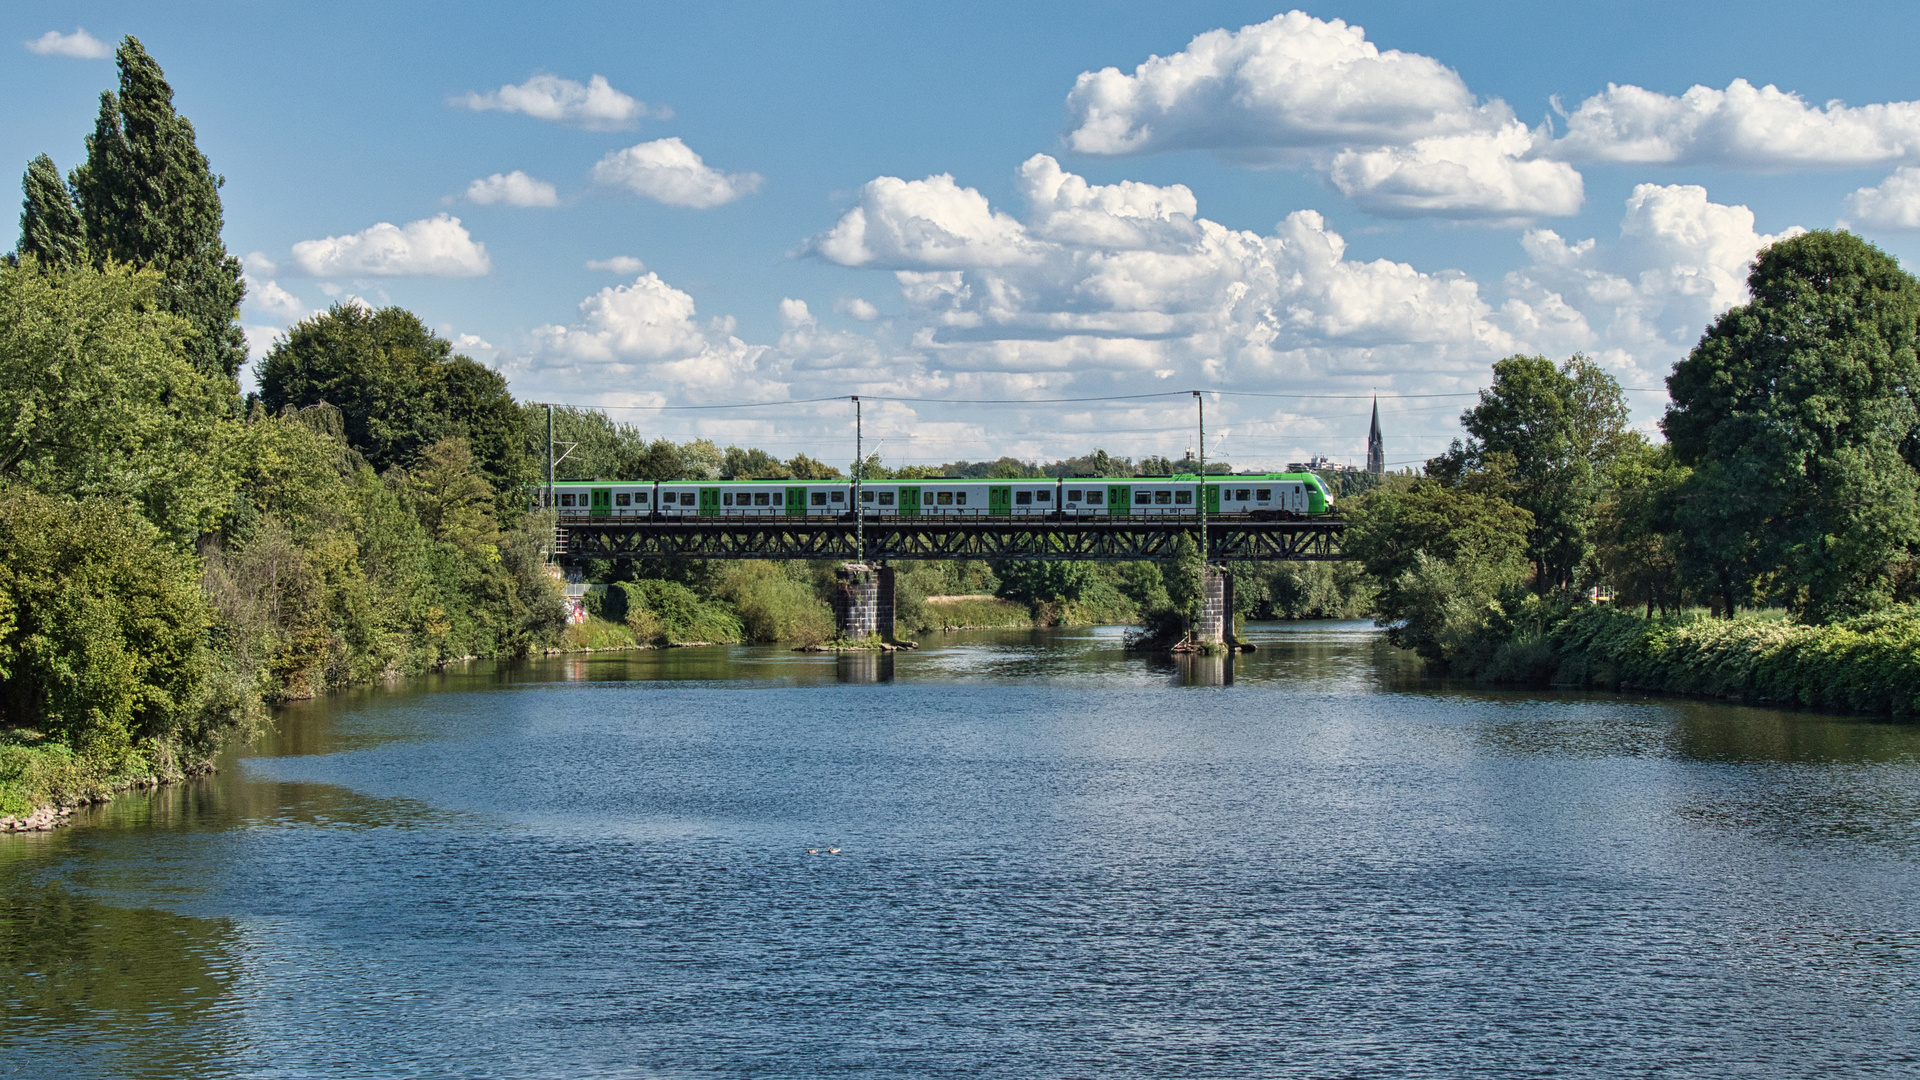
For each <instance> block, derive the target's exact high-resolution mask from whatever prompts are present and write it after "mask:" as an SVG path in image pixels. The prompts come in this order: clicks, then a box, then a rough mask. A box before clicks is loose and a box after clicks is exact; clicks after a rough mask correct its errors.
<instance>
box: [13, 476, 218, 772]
mask: <svg viewBox="0 0 1920 1080" xmlns="http://www.w3.org/2000/svg"><path fill="white" fill-rule="evenodd" d="M0 613H3V614H0V703H4V708H5V713H6V721H7V722H8V723H11V724H19V725H22V726H25V727H30V728H36V729H38V730H39V731H41V732H42V733H44V734H46V735H48V736H50V737H52V738H55V739H57V740H59V741H60V742H63V743H65V744H66V745H68V746H70V747H72V748H73V749H75V750H77V751H80V752H81V753H83V754H87V755H89V756H92V757H94V758H95V759H97V760H101V761H103V762H106V763H110V764H115V765H117V764H121V763H123V762H125V761H126V759H127V756H128V755H129V754H130V753H132V752H134V751H135V750H136V747H137V745H138V744H139V743H141V742H143V741H150V740H165V741H167V743H169V744H170V746H171V748H172V749H173V750H174V752H176V753H179V752H181V751H183V750H184V751H187V752H190V753H192V754H193V755H194V756H195V757H198V756H201V755H203V754H205V753H207V752H209V751H211V750H212V749H213V747H214V746H215V744H216V743H217V741H218V736H219V734H220V731H221V729H222V728H223V727H224V726H225V725H226V724H227V723H229V722H230V721H231V720H233V719H234V718H235V716H236V714H235V713H234V712H233V711H232V709H231V706H233V705H235V704H237V701H236V700H235V699H234V698H231V697H225V698H223V697H222V696H221V695H220V693H219V689H220V687H219V685H218V680H217V679H216V675H217V668H216V665H215V664H214V662H213V658H212V657H211V655H210V654H209V652H208V650H207V648H206V643H205V634H206V630H207V626H208V624H209V623H210V621H211V613H210V612H209V610H208V608H207V600H206V597H205V595H204V594H203V593H202V592H201V590H200V580H199V567H198V565H197V561H196V560H195V559H194V558H193V556H192V555H191V553H189V552H185V551H182V550H181V549H179V548H177V547H175V546H172V545H169V544H166V543H163V542H162V541H161V538H160V537H159V536H158V535H157V534H156V533H155V531H154V529H153V527H152V526H150V525H148V524H147V523H146V522H145V521H143V520H141V519H140V517H139V516H138V515H137V514H135V513H134V512H133V511H132V510H131V509H129V508H127V507H125V506H124V505H122V504H120V503H118V502H116V501H114V500H109V499H82V500H79V501H77V502H76V501H71V500H64V499H58V498H53V497H49V496H45V495H40V494H38V493H35V492H31V491H28V490H25V489H23V488H18V487H15V488H8V489H5V490H0ZM156 764H157V763H156Z"/></svg>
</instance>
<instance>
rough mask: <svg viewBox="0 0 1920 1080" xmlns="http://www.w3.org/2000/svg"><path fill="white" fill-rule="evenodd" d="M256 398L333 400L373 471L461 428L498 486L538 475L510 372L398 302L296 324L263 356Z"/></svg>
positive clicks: (275, 404)
mask: <svg viewBox="0 0 1920 1080" xmlns="http://www.w3.org/2000/svg"><path fill="white" fill-rule="evenodd" d="M260 397H261V399H262V400H263V401H264V402H265V403H266V405H267V408H268V409H269V410H272V411H276V412H277V411H279V410H281V409H284V408H286V407H288V406H292V407H294V408H304V407H307V406H311V405H317V404H320V403H322V402H325V403H327V404H330V405H333V406H334V407H336V408H338V409H339V410H340V412H341V414H342V415H343V416H344V417H345V418H346V425H347V442H348V444H349V445H351V446H352V447H353V448H354V449H355V450H358V451H359V452H360V453H362V454H364V455H366V458H367V461H368V462H369V463H370V464H372V465H373V467H374V468H375V469H378V470H383V471H384V470H386V469H388V468H393V467H399V468H409V467H411V466H412V465H413V463H414V462H415V461H416V460H417V459H418V458H419V456H420V453H421V452H422V451H423V450H425V449H426V448H427V447H428V446H431V445H432V444H434V443H436V442H438V441H440V440H441V439H444V438H449V437H454V436H457V437H461V438H464V439H467V440H468V442H469V444H470V446H471V447H472V451H473V455H474V459H475V460H476V461H477V462H478V463H479V468H480V470H481V472H482V473H483V474H484V475H485V476H486V477H487V479H488V481H489V482H490V483H491V484H492V485H493V487H494V489H495V490H496V491H499V492H502V493H506V492H511V491H513V490H514V489H516V488H517V487H518V486H519V485H521V484H523V483H525V482H527V481H529V480H531V479H532V478H533V475H534V469H533V462H532V461H531V460H529V458H528V456H527V452H526V440H525V436H524V431H523V427H522V419H521V415H520V408H519V406H518V405H516V404H514V401H513V397H512V395H510V394H509V393H508V392H507V383H506V380H505V379H503V378H501V377H500V375H499V374H498V373H497V372H494V371H492V370H490V369H488V368H486V367H485V366H483V365H481V364H478V363H475V362H474V361H472V360H470V359H468V358H467V357H465V356H461V355H458V354H456V353H455V352H454V351H453V346H452V345H450V344H448V343H447V341H446V340H445V339H444V338H441V337H440V336H438V335H437V334H434V333H433V332H432V331H430V330H428V329H427V328H426V326H425V325H424V324H422V323H421V322H420V319H419V317H418V316H416V315H414V314H413V313H412V312H410V311H406V310H404V309H401V308H397V307H388V308H381V309H380V310H378V311H369V310H367V309H366V308H362V307H357V306H354V305H352V304H336V305H335V306H334V307H333V308H331V309H329V310H328V311H327V312H325V313H324V314H321V315H316V316H314V317H313V318H311V319H307V320H306V321H304V322H301V323H299V324H297V325H295V326H294V327H293V329H291V330H289V331H288V332H287V336H286V337H284V338H282V339H281V340H280V341H279V342H277V343H276V344H275V345H274V347H273V350H272V351H271V352H269V353H268V354H267V356H266V359H265V360H264V361H262V363H261V365H260ZM543 438H544V434H543Z"/></svg>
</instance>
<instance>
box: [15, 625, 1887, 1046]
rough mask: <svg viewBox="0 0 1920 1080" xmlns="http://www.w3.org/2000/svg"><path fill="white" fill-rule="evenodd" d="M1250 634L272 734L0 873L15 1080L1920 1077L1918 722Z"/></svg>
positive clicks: (334, 701) (402, 703)
mask: <svg viewBox="0 0 1920 1080" xmlns="http://www.w3.org/2000/svg"><path fill="white" fill-rule="evenodd" d="M1253 636H1254V638H1255V640H1256V641H1257V642H1258V643H1259V645H1260V651H1258V652H1256V653H1254V654H1252V655H1250V656H1241V657H1236V658H1232V659H1231V660H1226V659H1211V660H1209V659H1204V658H1203V659H1197V660H1192V661H1181V662H1175V661H1172V660H1167V659H1162V660H1145V659H1141V658H1137V657H1127V656H1124V655H1122V654H1121V653H1120V652H1119V651H1118V645H1119V638H1118V632H1117V631H1109V630H1074V631H1054V632H1032V633H1029V632H997V633H995V632H983V633H968V634H952V635H941V636H937V637H933V638H930V639H929V641H928V642H927V643H926V644H927V647H926V648H924V649H923V650H922V651H920V652H916V653H905V654H898V655H892V656H874V655H860V656H849V657H833V656H816V655H797V654H793V653H790V652H785V651H783V650H778V649H764V648H734V649H726V648H712V649H686V650H673V651H670V652H665V653H629V654H598V655H593V656H588V657H566V658H556V659H551V660H545V661H538V662H531V663H527V664H522V665H500V666H495V665H475V666H473V667H471V668H469V669H466V670H463V671H458V672H451V673H447V674H443V675H438V676H434V677H431V678H424V679H417V680H408V681H405V682H400V683H396V684H394V685H391V686H384V687H378V688H372V689H367V690H361V691H356V692H352V693H347V694H342V695H339V696H336V697H333V698H330V699H327V700H324V701H320V702H313V703H307V704H304V705H300V706H296V707H293V708H290V709H288V710H286V711H285V712H284V713H283V714H282V715H281V716H280V719H279V727H278V730H277V732H276V733H275V734H274V735H273V736H271V737H269V738H267V739H266V740H264V741H263V742H262V743H261V744H260V745H258V746H255V747H251V748H246V749H244V750H241V751H237V752H236V753H235V754H233V755H232V756H231V757H230V759H229V760H228V761H226V763H225V765H224V767H223V768H222V770H221V772H220V774H219V775H218V776H216V777H214V778H212V779H210V780H207V781H204V782H199V783H194V784H190V785H182V786H179V787H175V788H171V789H167V790H164V791H161V792H158V793H156V794H154V795H152V796H133V797H127V798H123V799H120V800H118V801H116V802H115V803H113V804H111V805H110V806H108V807H105V808H102V809H98V810H95V811H93V812H91V813H89V814H87V815H86V816H84V817H83V818H82V819H81V820H80V822H79V824H77V825H76V826H75V827H73V828H70V829H67V830H64V831H61V832H56V833H51V834H40V835H33V836H23V837H0V1076H32V1077H43V1076H44V1077H55V1076H60V1077H80V1076H89V1077H94V1076H97V1077H172V1076H184V1075H192V1076H205V1077H411V1076H420V1077H469V1076H471V1077H587V1076H609V1077H655V1076H743V1077H819V1076H874V1077H937V1076H983V1077H1021V1078H1027V1077H1084V1076H1094V1075H1099V1076H1121V1077H1125V1076H1141V1077H1174V1076H1179V1077H1189V1076H1222V1077H1225V1076H1232V1077H1249V1076H1302V1077H1306V1076H1313V1077H1320V1076H1354V1077H1365V1076H1382V1077H1384V1076H1396V1077H1397V1076H1475V1077H1479V1076H1490V1077H1509V1076H1510V1077H1538V1076H1549V1075H1552V1076H1595V1077H1600V1076H1606V1077H1614V1076H1625V1075H1636V1076H1637V1075H1654V1074H1657V1075H1664V1076H1714V1077H1727V1076H1782V1077H1799V1076H1813V1075H1821V1074H1828V1075H1846V1076H1872V1075H1889V1076H1891V1075H1902V1076H1910V1075H1915V1074H1916V1073H1917V1072H1920V1063H1917V1061H1916V1054H1915V1050H1914V1047H1915V1043H1916V1039H1915V1033H1916V1030H1917V1028H1920V1024H1917V1023H1916V1022H1917V1021H1920V972H1916V967H1915V965H1916V962H1920V903H1916V900H1920V728H1915V727H1913V726H1904V725H1893V724H1883V723H1874V722H1867V721H1862V720H1857V719H1847V718H1836V717H1826V716H1819V715H1814V714H1806V713H1785V712H1774V711H1767V710H1760V709H1751V708H1739V707H1734V706H1728V705H1720V704H1711V703H1694V702H1677V701H1672V700H1659V699H1638V698H1628V697H1615V696H1611V695H1594V694H1574V693H1566V694H1528V693H1488V692H1477V691H1473V690H1471V689H1462V688H1457V687H1447V686H1442V685H1438V684H1435V683H1431V682H1428V681H1424V680H1422V679H1420V678H1419V677H1418V675H1417V672H1416V671H1415V670H1414V669H1413V667H1412V666H1411V665H1410V664H1409V663H1408V662H1407V660H1406V658H1405V657H1404V656H1402V655H1400V654H1398V653H1395V652H1394V651H1392V650H1390V649H1387V648H1386V647H1385V646H1384V645H1383V644H1382V643H1380V641H1379V640H1378V638H1377V637H1375V636H1374V635H1373V634H1371V633H1370V632H1368V629H1367V628H1366V627H1365V626H1364V625H1363V624H1334V625H1328V624H1300V625H1293V626H1286V625H1272V626H1266V627H1257V628H1256V631H1255V633H1254V635H1253ZM830 848H838V849H840V850H839V853H838V854H827V851H828V849H830ZM809 849H813V850H815V851H817V852H819V853H818V854H809Z"/></svg>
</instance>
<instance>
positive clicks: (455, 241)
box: [293, 214, 493, 277]
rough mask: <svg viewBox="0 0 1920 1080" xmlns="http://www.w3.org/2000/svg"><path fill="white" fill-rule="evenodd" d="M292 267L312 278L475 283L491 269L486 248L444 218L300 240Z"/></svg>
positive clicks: (454, 221) (452, 220)
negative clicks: (453, 279)
mask: <svg viewBox="0 0 1920 1080" xmlns="http://www.w3.org/2000/svg"><path fill="white" fill-rule="evenodd" d="M293 262H294V265H295V266H297V267H299V268H300V270H301V272H302V273H305V274H308V275H310V276H312V277H361V276H382V277H387V276H422V277H479V276H480V275H482V274H485V273H487V272H488V271H489V270H491V269H492V267H493V264H492V261H491V260H490V259H489V258H488V257H487V249H486V246H485V245H483V244H481V243H480V242H479V241H477V240H475V239H474V238H473V237H472V236H470V235H469V234H468V233H467V230H466V228H465V227H464V226H462V225H461V224H460V219H459V218H457V217H453V216H451V215H449V214H440V215H437V216H435V217H431V218H425V219H423V220H420V221H412V222H408V223H407V224H406V225H404V226H396V225H392V224H389V223H388V222H384V221H383V222H380V223H379V224H377V225H374V226H372V227H370V228H367V229H363V230H361V231H360V232H357V233H350V234H348V235H346V236H329V237H327V238H325V239H323V240H302V241H301V242H299V243H297V244H295V245H293Z"/></svg>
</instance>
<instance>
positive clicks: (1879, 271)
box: [1662, 232, 1920, 619]
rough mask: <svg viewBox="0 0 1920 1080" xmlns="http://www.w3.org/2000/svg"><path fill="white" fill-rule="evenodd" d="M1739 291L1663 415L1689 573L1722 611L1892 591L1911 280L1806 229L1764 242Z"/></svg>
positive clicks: (1904, 551) (1899, 577)
mask: <svg viewBox="0 0 1920 1080" xmlns="http://www.w3.org/2000/svg"><path fill="white" fill-rule="evenodd" d="M1747 287H1748V289H1749V291H1750V292H1751V294H1752V296H1753V300H1752V302H1751V303H1747V304H1742V305H1740V306H1738V307H1735V308H1732V309H1731V310H1729V311H1727V312H1726V313H1725V314H1723V315H1721V316H1720V317H1719V318H1718V319H1716V320H1714V323H1713V325H1712V326H1710V327H1709V328H1708V329H1707V332H1706V334H1705V336H1703V337H1702V338H1701V339H1700V343H1699V344H1698V345H1697V346H1695V347H1694V349H1693V351H1692V352H1691V353H1689V354H1688V355H1687V357H1686V358H1685V359H1684V360H1682V361H1680V363H1678V364H1677V365H1675V366H1674V370H1673V374H1672V376H1670V377H1669V378H1668V380H1667V387H1668V390H1669V392H1670V393H1671V395H1672V398H1673V401H1672V404H1671V405H1669V406H1668V409H1667V414H1666V417H1665V419H1664V420H1663V421H1662V426H1663V428H1664V429H1665V430H1666V434H1667V438H1668V440H1669V442H1670V443H1671V444H1672V446H1673V452H1674V456H1675V458H1676V459H1678V460H1679V462H1680V463H1681V464H1683V465H1688V466H1692V467H1693V470H1694V471H1693V473H1692V475H1691V476H1690V477H1688V479H1687V481H1686V483H1685V484H1684V485H1683V486H1682V489H1681V492H1680V496H1679V498H1680V507H1681V509H1680V511H1679V513H1678V525H1679V527H1680V530H1681V532H1682V535H1683V536H1684V537H1685V539H1686V547H1685V549H1684V550H1683V571H1684V572H1685V573H1686V575H1687V577H1688V579H1689V580H1690V581H1691V582H1692V583H1693V584H1694V585H1695V587H1696V588H1698V589H1700V590H1701V591H1702V592H1703V593H1706V594H1708V595H1711V596H1713V597H1714V598H1715V599H1716V600H1717V601H1718V606H1719V608H1720V609H1721V610H1722V611H1723V612H1724V613H1726V614H1731V613H1732V610H1733V608H1734V606H1735V605H1737V604H1740V603H1747V602H1750V601H1751V600H1753V599H1756V598H1771V599H1775V600H1778V601H1780V602H1784V603H1786V604H1787V605H1789V606H1790V607H1792V608H1793V609H1794V610H1795V611H1796V612H1798V613H1799V614H1800V615H1801V616H1802V617H1805V618H1809V619H1825V618H1831V617H1834V616H1837V615H1843V614H1846V613H1851V612H1860V611H1870V610H1873V609H1876V608H1879V607H1882V606H1884V605H1886V604H1888V603H1891V602H1893V601H1894V600H1896V599H1900V598H1902V597H1903V596H1904V595H1905V592H1906V590H1907V589H1908V588H1909V586H1908V585H1907V584H1906V583H1907V582H1908V581H1909V580H1910V578H1911V566H1912V563H1913V551H1914V548H1915V546H1916V544H1920V471H1916V468H1915V465H1916V463H1920V412H1917V410H1916V403H1915V394H1916V392H1920V358H1916V355H1915V345H1916V331H1915V325H1916V320H1920V282H1916V281H1915V280H1914V279H1913V277H1912V276H1910V275H1908V274H1907V273H1905V272H1904V271H1902V270H1901V269H1900V266H1899V264H1898V263H1897V262H1895V261H1894V260H1893V259H1892V258H1890V257H1889V256H1887V255H1886V254H1884V253H1883V252H1881V251H1880V250H1879V249H1877V248H1875V247H1873V246H1872V245H1871V244H1868V243H1867V242H1866V241H1864V240H1861V239H1859V238H1858V237H1855V236H1852V235H1849V234H1847V233H1834V232H1813V233H1806V234H1804V235H1801V236H1797V237H1794V238H1792V239H1789V240H1783V241H1781V242H1779V243H1777V244H1774V245H1773V246H1772V247H1770V248H1768V249H1766V250H1765V251H1763V252H1761V253H1760V255H1759V256H1758V257H1757V258H1756V259H1755V261H1754V267H1753V271H1752V273H1751V274H1750V275H1748V278H1747Z"/></svg>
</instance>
